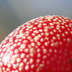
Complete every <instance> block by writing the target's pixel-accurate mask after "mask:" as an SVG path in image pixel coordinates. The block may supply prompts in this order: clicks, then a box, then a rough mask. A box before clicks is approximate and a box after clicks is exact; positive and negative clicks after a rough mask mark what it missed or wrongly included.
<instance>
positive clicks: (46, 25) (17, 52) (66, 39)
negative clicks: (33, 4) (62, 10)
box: [0, 16, 72, 72]
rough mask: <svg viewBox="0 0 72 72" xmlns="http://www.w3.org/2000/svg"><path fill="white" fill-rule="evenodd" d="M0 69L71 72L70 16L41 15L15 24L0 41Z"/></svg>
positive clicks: (71, 40) (16, 71) (0, 70)
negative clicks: (10, 31)
mask: <svg viewBox="0 0 72 72" xmlns="http://www.w3.org/2000/svg"><path fill="white" fill-rule="evenodd" d="M0 72H72V20H71V19H69V18H67V17H62V16H45V17H39V18H36V19H33V20H30V21H29V22H27V23H25V24H22V25H21V26H19V27H18V28H17V29H15V30H14V31H13V32H12V33H10V34H9V35H8V36H7V37H6V38H5V40H3V41H2V43H1V45H0Z"/></svg>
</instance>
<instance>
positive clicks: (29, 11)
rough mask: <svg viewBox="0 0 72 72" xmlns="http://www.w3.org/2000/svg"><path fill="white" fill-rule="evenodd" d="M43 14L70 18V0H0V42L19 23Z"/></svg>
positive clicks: (71, 3)
mask: <svg viewBox="0 0 72 72" xmlns="http://www.w3.org/2000/svg"><path fill="white" fill-rule="evenodd" d="M45 15H62V16H67V17H70V18H72V0H0V42H1V41H2V40H3V39H4V38H5V37H6V36H7V35H8V34H9V33H10V32H12V31H13V30H14V29H15V28H17V27H18V26H19V25H21V24H23V23H25V22H27V21H29V20H31V19H33V18H36V17H39V16H45Z"/></svg>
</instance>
